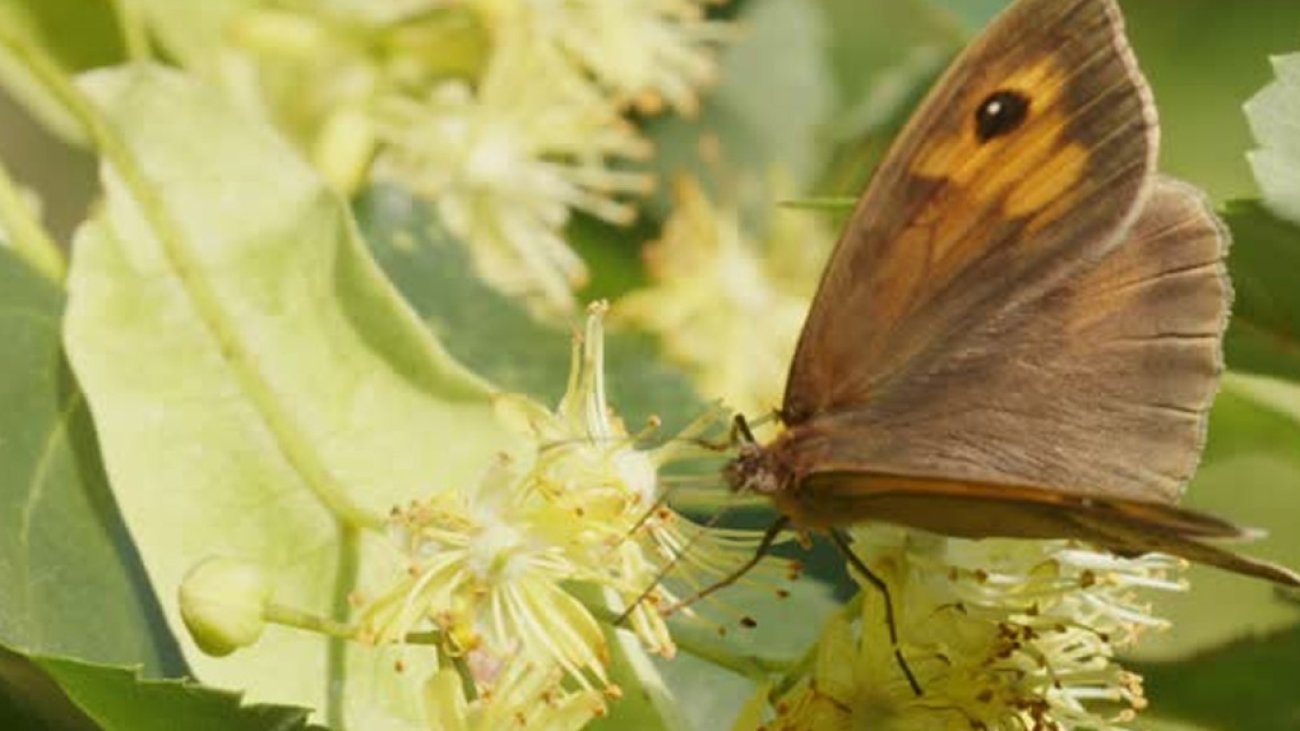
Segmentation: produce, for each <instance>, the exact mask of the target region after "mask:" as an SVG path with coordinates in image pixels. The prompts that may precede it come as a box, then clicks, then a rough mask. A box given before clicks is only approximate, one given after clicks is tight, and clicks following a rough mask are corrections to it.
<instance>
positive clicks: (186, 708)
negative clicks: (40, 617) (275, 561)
mask: <svg viewBox="0 0 1300 731" xmlns="http://www.w3.org/2000/svg"><path fill="white" fill-rule="evenodd" d="M0 678H2V679H3V685H4V687H6V688H8V689H12V690H15V691H17V692H16V693H13V694H11V695H10V696H9V697H8V698H5V697H4V695H5V693H4V691H3V690H0V714H3V717H4V718H5V719H6V720H7V721H8V722H10V723H14V722H15V719H18V718H21V719H22V723H21V728H51V729H53V728H58V729H69V730H75V731H80V730H82V729H85V730H87V731H91V730H95V729H104V731H153V730H155V729H157V731H164V730H165V729H175V728H184V729H187V731H188V730H192V731H209V730H210V731H297V730H299V729H306V728H308V726H307V714H308V713H309V710H308V709H305V708H291V707H285V706H269V705H253V706H241V704H240V695H239V694H237V693H231V692H229V691H222V690H216V689H213V688H207V687H204V686H202V685H199V684H197V683H193V682H191V681H188V680H166V681H150V680H143V679H141V678H140V677H139V675H138V674H137V673H136V672H134V671H132V670H129V669H127V668H119V667H111V666H105V665H95V664H91V663H86V662H82V661H79V660H67V659H62V658H56V657H35V658H30V659H29V658H24V657H22V656H20V655H18V654H15V653H12V652H10V651H9V650H7V649H5V648H4V647H0ZM18 727H19V726H18V725H7V726H6V728H18ZM311 728H313V729H319V728H320V727H317V726H312V727H311Z"/></svg>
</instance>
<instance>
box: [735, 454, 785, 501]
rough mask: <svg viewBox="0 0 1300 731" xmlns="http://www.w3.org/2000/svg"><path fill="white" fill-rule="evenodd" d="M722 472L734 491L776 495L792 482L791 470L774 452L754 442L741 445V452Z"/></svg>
mask: <svg viewBox="0 0 1300 731" xmlns="http://www.w3.org/2000/svg"><path fill="white" fill-rule="evenodd" d="M722 474H723V476H724V477H725V478H726V480H727V484H728V485H729V486H730V487H731V489H732V491H733V492H753V493H757V494H760V495H774V494H776V493H778V492H781V491H782V490H783V489H785V487H786V485H788V484H789V482H790V474H789V471H788V470H787V469H785V466H784V465H783V464H781V462H780V461H779V460H777V459H775V456H774V453H773V452H772V451H771V450H769V449H765V448H764V447H763V446H762V445H760V444H755V443H753V442H746V443H744V444H741V445H740V452H739V454H737V455H736V458H735V459H733V460H732V461H730V462H728V463H727V466H726V467H724V468H723V470H722Z"/></svg>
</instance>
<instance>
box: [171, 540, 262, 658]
mask: <svg viewBox="0 0 1300 731" xmlns="http://www.w3.org/2000/svg"><path fill="white" fill-rule="evenodd" d="M270 597H271V584H270V581H269V580H268V578H267V576H266V573H265V572H264V571H263V570H262V567H260V566H258V565H257V564H254V563H252V562H249V561H244V560H240V559H234V558H223V557H219V556H218V557H212V558H207V559H204V560H203V561H201V562H200V563H198V564H197V565H196V566H194V568H192V569H190V572H189V573H188V574H186V575H185V580H184V581H182V582H181V588H180V602H181V618H182V619H184V620H185V627H186V628H187V629H189V631H190V636H192V637H193V638H194V642H195V643H197V644H198V646H199V649H201V650H203V651H204V652H206V653H208V654H209V655H214V656H217V657H220V656H222V655H229V654H230V653H232V652H234V651H235V650H237V649H239V648H241V647H247V646H248V645H251V644H253V643H254V642H256V641H257V638H258V637H259V636H261V634H262V628H263V627H264V626H265V625H266V620H265V618H264V617H263V611H264V610H265V609H266V605H267V602H268V600H269V599H270Z"/></svg>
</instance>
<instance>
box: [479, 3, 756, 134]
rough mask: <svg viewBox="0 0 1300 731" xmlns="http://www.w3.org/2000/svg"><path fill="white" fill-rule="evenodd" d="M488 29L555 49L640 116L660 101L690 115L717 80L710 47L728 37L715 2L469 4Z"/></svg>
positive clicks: (653, 109)
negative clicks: (711, 10) (516, 30)
mask: <svg viewBox="0 0 1300 731" xmlns="http://www.w3.org/2000/svg"><path fill="white" fill-rule="evenodd" d="M471 2H473V3H474V5H476V6H477V7H480V8H482V9H483V10H484V11H485V12H486V14H487V15H488V16H489V17H491V18H493V21H494V25H496V26H497V27H502V26H506V25H511V26H519V27H524V28H526V29H527V32H528V33H529V34H531V35H533V36H535V37H537V38H540V39H545V40H546V41H548V42H550V43H551V44H553V45H555V46H556V47H557V48H558V49H560V50H562V51H564V53H565V54H566V55H567V56H568V57H569V58H570V59H572V60H573V61H575V62H576V63H577V64H579V65H580V66H581V68H582V69H583V70H584V71H585V72H588V73H590V74H592V75H594V76H595V77H596V78H597V79H599V80H600V82H601V83H602V84H603V85H604V86H605V87H606V88H608V89H610V90H611V91H612V92H613V93H614V94H615V95H616V96H617V97H618V98H620V99H624V100H628V101H630V102H631V103H633V104H635V105H636V106H637V108H639V109H640V110H642V111H645V112H656V111H658V110H659V109H660V108H662V107H663V105H664V103H665V102H667V104H668V105H670V106H672V107H673V108H675V109H676V110H677V111H679V112H681V113H684V114H688V115H689V114H693V113H694V112H695V111H696V110H697V108H698V106H699V100H698V98H697V96H696V90H697V89H698V88H699V87H701V86H703V85H706V84H709V83H711V82H712V81H713V80H714V79H715V78H716V76H717V62H716V59H715V48H716V46H717V45H718V44H719V43H720V42H722V41H725V40H727V39H729V38H731V37H732V36H734V29H733V28H732V27H731V26H730V25H729V24H727V23H723V22H719V21H713V20H709V19H708V18H707V17H706V10H707V8H708V6H710V5H716V4H719V3H718V0H616V1H615V2H606V1H604V0H471Z"/></svg>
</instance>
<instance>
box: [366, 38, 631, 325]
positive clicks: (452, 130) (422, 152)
mask: <svg viewBox="0 0 1300 731" xmlns="http://www.w3.org/2000/svg"><path fill="white" fill-rule="evenodd" d="M377 120H378V121H377V124H378V130H377V131H378V137H379V139H380V140H381V142H382V145H383V147H382V152H381V153H380V156H379V158H378V160H377V161H376V171H375V174H376V177H378V178H379V179H381V180H395V181H399V182H401V183H404V184H405V185H406V186H408V187H410V188H412V189H414V190H415V191H417V192H419V193H422V194H424V195H426V196H428V197H429V198H430V199H431V200H433V201H435V202H436V204H437V206H438V210H439V212H440V214H441V217H442V219H443V221H444V222H445V223H446V225H447V226H448V228H449V229H450V230H451V232H452V233H454V234H455V235H457V236H459V237H460V238H462V239H464V240H465V241H467V242H468V243H469V244H470V246H471V247H472V249H473V251H474V253H475V257H476V261H477V263H478V265H479V269H480V271H481V272H482V273H483V274H484V275H485V276H487V277H488V278H489V279H490V280H491V281H493V282H495V283H496V284H497V285H498V286H500V287H502V288H504V289H506V290H508V291H511V292H515V293H519V294H525V295H532V296H535V297H540V300H535V301H540V302H542V303H545V304H546V305H549V306H550V308H551V309H568V308H570V307H571V306H572V294H571V291H572V289H573V288H575V287H577V286H580V285H581V284H582V283H583V282H584V281H585V280H586V277H587V272H586V268H585V266H584V265H583V263H582V260H581V259H579V258H578V256H577V255H576V254H575V253H574V252H573V251H572V250H571V249H570V248H569V245H568V243H567V242H566V241H565V239H564V235H563V230H564V227H565V225H566V224H567V222H568V220H569V217H570V215H571V212H572V211H574V210H580V211H585V212H587V213H589V214H591V215H593V216H596V217H597V218H601V219H604V220H607V221H610V222H614V223H621V224H625V223H629V222H631V220H632V219H633V218H634V217H635V209H634V208H633V207H632V206H631V205H629V204H628V203H626V202H624V201H623V200H622V198H623V197H624V196H628V195H641V194H644V193H646V192H648V191H649V190H650V187H651V185H652V182H653V181H652V179H651V178H650V177H649V176H648V175H646V174H644V173H637V172H629V171H623V170H616V169H614V168H613V167H612V166H611V161H613V160H616V159H633V160H639V159H644V158H645V157H647V156H648V155H649V154H650V147H649V144H648V143H647V142H646V141H645V140H644V139H643V138H641V137H640V136H639V134H638V133H637V131H636V129H635V128H634V127H633V126H632V125H631V124H629V123H628V122H627V121H626V120H624V119H623V118H622V117H621V116H619V114H618V112H617V111H616V109H615V108H614V107H613V106H612V105H611V104H610V103H609V102H608V101H607V100H606V99H605V98H604V97H603V96H602V95H601V94H600V93H599V91H598V90H597V89H596V88H595V87H593V86H592V85H591V84H590V83H589V82H588V81H587V80H586V79H585V78H583V77H582V76H581V75H580V74H579V73H577V72H576V71H575V70H574V69H573V67H572V66H571V65H570V64H568V63H567V62H565V61H564V60H563V59H562V58H560V57H559V55H558V52H557V51H556V50H555V49H553V48H550V47H549V46H547V45H546V44H544V43H539V42H537V41H536V40H534V39H532V38H530V37H528V36H526V35H524V34H512V35H509V36H508V37H501V38H499V39H498V44H497V47H496V49H495V51H494V53H493V55H492V58H491V60H490V61H489V63H488V67H487V69H486V71H485V72H484V75H483V77H482V78H481V79H480V81H479V83H478V85H477V86H476V87H471V86H470V85H469V84H467V83H465V82H461V81H448V82H445V83H442V84H439V85H438V86H436V87H434V88H433V89H432V90H431V91H430V92H429V93H428V95H427V96H425V97H423V98H419V99H414V98H407V97H395V98H391V99H386V100H383V102H382V103H380V104H379V105H378V107H377Z"/></svg>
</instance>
